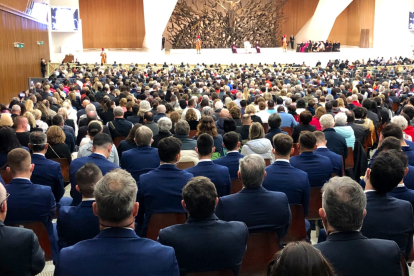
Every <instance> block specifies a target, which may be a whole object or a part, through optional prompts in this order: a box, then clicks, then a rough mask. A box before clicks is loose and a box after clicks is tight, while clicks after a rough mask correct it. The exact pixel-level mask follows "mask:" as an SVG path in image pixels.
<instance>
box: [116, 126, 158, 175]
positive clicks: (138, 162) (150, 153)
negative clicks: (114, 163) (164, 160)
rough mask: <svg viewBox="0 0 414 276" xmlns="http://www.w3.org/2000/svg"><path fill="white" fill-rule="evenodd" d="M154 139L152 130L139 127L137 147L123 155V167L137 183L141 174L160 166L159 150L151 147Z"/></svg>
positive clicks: (136, 138) (136, 139)
mask: <svg viewBox="0 0 414 276" xmlns="http://www.w3.org/2000/svg"><path fill="white" fill-rule="evenodd" d="M152 137H153V136H152V131H151V129H149V128H148V127H146V126H141V127H139V128H138V129H137V131H136V132H135V138H134V141H135V143H136V145H137V147H136V148H133V149H130V150H127V151H125V152H123V153H122V158H121V167H122V168H123V169H125V170H126V171H127V172H129V173H130V174H131V175H132V177H133V178H134V179H135V181H137V182H138V181H139V177H140V176H141V174H143V173H147V172H149V171H151V170H152V169H155V168H158V167H159V165H160V157H159V156H158V149H157V148H152V147H151V144H152V142H153V141H154V140H152Z"/></svg>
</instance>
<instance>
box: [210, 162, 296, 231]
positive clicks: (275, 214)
mask: <svg viewBox="0 0 414 276" xmlns="http://www.w3.org/2000/svg"><path fill="white" fill-rule="evenodd" d="M265 169H266V164H265V162H264V160H263V158H262V157H261V156H259V155H257V154H249V155H247V156H245V157H244V158H243V159H242V160H240V170H239V172H238V175H239V179H240V180H241V181H242V183H243V186H244V188H243V189H242V190H241V191H240V192H238V193H236V194H233V195H229V196H224V197H221V198H220V200H219V202H218V204H217V207H216V215H217V217H218V218H219V219H221V220H224V221H242V222H244V223H245V224H246V225H247V227H248V228H249V232H250V233H255V232H256V233H258V232H276V233H277V235H278V238H279V239H282V238H283V237H284V236H285V235H286V234H287V231H288V229H289V225H290V222H291V219H292V218H291V214H290V208H289V200H288V198H287V196H286V195H285V194H284V193H281V192H273V191H268V190H266V189H265V188H263V187H262V182H263V179H264V178H265V177H266V172H265Z"/></svg>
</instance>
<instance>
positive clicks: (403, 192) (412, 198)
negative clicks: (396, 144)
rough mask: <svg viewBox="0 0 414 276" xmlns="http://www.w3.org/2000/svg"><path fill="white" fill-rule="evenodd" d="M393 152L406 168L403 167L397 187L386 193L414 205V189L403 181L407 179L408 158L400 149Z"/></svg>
mask: <svg viewBox="0 0 414 276" xmlns="http://www.w3.org/2000/svg"><path fill="white" fill-rule="evenodd" d="M389 138H392V137H389ZM389 138H387V139H389ZM395 154H396V155H397V156H398V157H399V158H400V159H401V161H403V163H404V167H405V168H406V169H405V172H404V178H403V179H401V181H400V183H398V185H397V187H395V188H394V189H393V190H392V191H391V192H389V193H388V195H389V196H392V197H395V198H398V199H401V200H406V201H408V202H410V203H411V206H412V207H413V206H414V191H413V190H411V189H408V188H407V187H406V186H405V183H404V181H405V180H407V174H408V171H409V168H408V158H407V156H406V155H405V154H404V153H403V152H402V151H401V150H398V151H396V152H395Z"/></svg>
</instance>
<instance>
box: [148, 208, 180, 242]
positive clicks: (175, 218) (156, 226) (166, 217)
mask: <svg viewBox="0 0 414 276" xmlns="http://www.w3.org/2000/svg"><path fill="white" fill-rule="evenodd" d="M186 221H187V218H186V217H185V213H158V214H152V215H151V218H150V221H149V224H148V230H147V236H146V238H147V239H150V240H154V241H156V240H157V238H158V233H159V232H160V230H161V229H164V228H166V227H168V226H171V225H176V224H183V223H185V222H186Z"/></svg>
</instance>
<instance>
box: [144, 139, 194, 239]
mask: <svg viewBox="0 0 414 276" xmlns="http://www.w3.org/2000/svg"><path fill="white" fill-rule="evenodd" d="M180 148H181V142H180V141H179V140H178V139H177V138H174V137H167V138H164V139H162V140H161V141H160V142H159V143H158V155H159V158H160V161H161V165H160V166H159V167H158V168H157V169H154V170H152V171H150V172H149V173H146V174H143V175H141V176H140V178H139V182H138V198H137V199H138V200H137V201H138V202H139V204H140V206H141V208H140V209H141V210H140V213H139V214H138V218H137V222H138V225H139V226H140V228H142V231H141V234H142V235H141V236H142V237H145V235H146V233H147V227H148V223H149V221H150V218H151V215H152V214H153V213H184V212H185V210H184V209H183V207H182V206H181V204H180V200H181V192H182V188H183V187H184V185H185V184H186V183H187V182H188V181H189V180H190V179H191V178H192V177H193V175H192V174H191V173H188V172H186V171H182V170H179V169H177V167H176V166H175V163H177V162H178V161H179V160H180V157H181V155H180V151H181V149H180ZM154 183H156V185H154ZM138 230H140V229H138Z"/></svg>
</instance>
